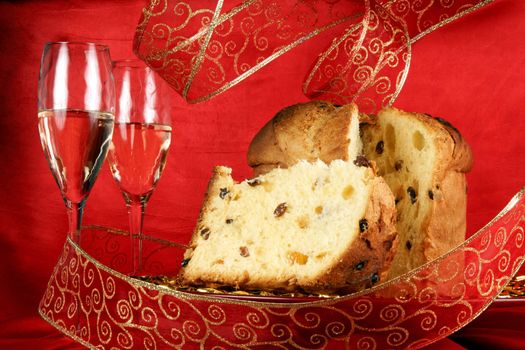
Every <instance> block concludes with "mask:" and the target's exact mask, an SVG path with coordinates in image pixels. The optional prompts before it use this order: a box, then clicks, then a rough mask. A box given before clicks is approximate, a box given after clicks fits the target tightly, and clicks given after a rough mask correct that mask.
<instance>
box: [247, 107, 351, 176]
mask: <svg viewBox="0 0 525 350" xmlns="http://www.w3.org/2000/svg"><path fill="white" fill-rule="evenodd" d="M356 114H357V107H356V106H355V105H354V104H350V105H346V106H343V107H340V108H339V107H336V106H334V105H333V104H331V103H329V102H324V101H312V102H306V103H300V104H296V105H293V106H290V107H286V108H284V109H283V110H281V111H279V112H278V113H277V115H275V117H273V118H272V119H271V120H270V121H269V122H268V123H266V125H264V127H263V128H262V129H261V130H260V131H259V132H258V133H257V134H256V135H255V137H254V139H253V140H252V142H251V144H250V147H249V149H248V165H250V166H251V167H252V168H253V169H254V176H258V175H260V174H264V173H266V172H268V171H269V170H271V169H272V168H273V167H281V168H287V167H289V166H291V165H293V164H295V163H297V161H299V160H301V159H304V160H307V161H310V162H312V161H315V160H316V159H320V160H322V161H324V162H325V163H330V162H331V161H332V160H334V159H342V160H348V159H347V158H348V151H347V150H348V145H349V143H350V142H351V140H349V139H348V134H349V126H350V122H351V119H352V117H353V116H354V115H356Z"/></svg>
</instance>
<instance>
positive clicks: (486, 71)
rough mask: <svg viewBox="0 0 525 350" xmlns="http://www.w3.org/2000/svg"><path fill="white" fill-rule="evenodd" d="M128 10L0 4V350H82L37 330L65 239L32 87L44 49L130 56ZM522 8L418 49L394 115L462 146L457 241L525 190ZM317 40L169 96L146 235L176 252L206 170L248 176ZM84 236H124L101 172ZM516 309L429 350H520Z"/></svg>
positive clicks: (522, 336) (483, 15)
mask: <svg viewBox="0 0 525 350" xmlns="http://www.w3.org/2000/svg"><path fill="white" fill-rule="evenodd" d="M143 5H144V2H143V1H140V0H129V1H126V0H111V1H108V0H104V1H103V0H92V1H89V2H88V1H81V0H71V1H66V0H60V1H59V0H55V1H38V0H36V1H4V2H1V3H0V30H1V34H0V53H1V54H0V81H1V82H2V87H3V89H2V93H0V107H1V110H2V112H3V116H2V117H1V118H0V132H1V137H0V152H1V155H2V159H3V161H2V166H1V168H0V169H1V170H0V184H1V185H0V198H2V200H3V201H2V205H1V206H0V223H1V235H0V256H1V259H2V263H1V264H0V272H1V275H2V277H3V281H2V283H1V285H0V348H10V349H28V348H32V349H47V348H52V349H71V348H77V347H78V348H81V346H80V345H78V344H76V343H75V342H74V341H73V340H70V339H69V338H67V337H65V336H63V335H62V334H61V333H59V332H58V331H56V330H55V329H54V328H52V327H51V326H50V325H48V324H47V323H45V322H44V321H42V320H41V319H40V318H39V317H38V316H37V312H36V310H37V305H38V302H39V300H40V298H41V296H42V293H43V291H44V289H45V286H46V283H47V280H48V278H49V276H50V274H51V271H52V269H53V267H54V265H55V263H56V259H57V258H58V256H59V254H60V251H61V249H62V246H63V242H64V239H65V236H66V231H67V220H66V214H65V208H64V204H63V202H62V199H61V198H60V195H59V191H58V189H57V187H56V184H55V183H54V180H53V178H52V176H51V173H50V172H49V169H48V166H47V163H46V160H45V158H44V155H43V152H42V150H41V146H40V141H39V137H38V131H37V118H36V106H37V94H36V91H37V81H38V69H39V60H40V55H41V53H42V48H43V46H44V44H45V42H47V41H57V40H68V41H98V42H103V43H106V44H108V45H109V46H110V49H111V54H112V58H114V59H118V58H124V57H129V56H131V55H132V52H131V40H132V38H133V34H134V30H135V26H136V24H137V22H138V20H139V17H140V13H141V9H142V7H143ZM523 13H525V2H523V1H521V0H496V1H495V2H494V3H493V4H491V5H488V6H486V7H484V8H482V9H481V10H478V11H476V12H474V13H473V14H470V15H468V16H466V17H464V18H462V19H460V20H458V21H455V22H453V23H452V24H449V25H447V26H445V27H444V28H441V29H439V30H437V31H435V32H434V33H432V34H430V35H428V36H426V37H424V38H423V39H421V40H420V41H418V42H417V43H416V44H415V45H414V47H413V56H412V62H411V67H410V71H409V73H408V77H407V80H406V83H405V86H404V87H403V90H402V91H401V94H400V95H399V97H398V99H397V101H396V102H395V104H394V105H395V106H398V107H400V108H403V109H407V110H411V111H420V112H427V113H430V114H432V115H435V116H441V117H444V118H445V119H448V120H449V121H451V122H452V123H453V124H454V125H455V126H456V127H457V128H458V129H459V130H461V131H462V133H463V135H464V136H465V138H466V139H467V140H468V142H469V143H470V144H471V146H472V149H473V152H474V156H475V165H474V169H473V171H472V172H471V173H470V174H469V176H468V180H469V207H468V227H469V228H468V232H469V233H474V232H476V231H477V230H478V229H479V228H481V227H483V226H484V225H485V223H487V222H488V221H489V220H490V219H491V218H492V217H493V216H494V215H495V214H497V213H498V212H499V211H500V210H501V209H502V208H503V206H504V205H505V204H506V202H507V201H508V200H509V199H510V198H511V197H512V195H514V194H515V193H516V192H517V191H518V190H519V189H520V188H521V187H522V186H524V185H525V181H524V179H525V176H524V175H525V156H524V153H523V150H522V142H523V135H524V130H525V118H524V117H523V112H522V106H523V101H524V94H523V91H525V82H524V79H523V77H524V76H525V46H524V45H523V38H524V37H525V22H524V21H523V20H522V18H523V15H522V14H523ZM323 40H328V39H327V37H326V36H323V35H321V36H320V37H319V38H318V39H316V40H312V41H309V42H307V43H305V44H303V45H300V46H298V47H297V48H296V49H294V50H292V51H291V52H289V53H288V54H286V55H284V56H283V57H281V58H279V59H278V60H277V61H275V62H272V63H270V64H269V65H268V66H266V67H265V68H263V69H261V70H260V71H259V72H257V73H256V74H255V75H253V76H252V77H250V78H248V79H247V80H245V81H243V82H242V83H240V84H239V85H237V86H235V87H233V88H232V89H230V90H228V91H226V92H225V93H223V94H221V95H219V96H217V97H215V98H214V99H212V100H210V101H208V102H203V103H201V104H197V105H188V104H186V103H185V102H184V101H183V100H182V99H181V98H180V97H179V96H176V95H174V97H173V98H174V100H175V101H176V105H177V106H176V110H175V112H174V118H173V138H172V149H171V151H170V155H169V158H168V165H167V168H166V171H165V173H164V175H163V178H162V180H161V181H160V183H159V187H158V189H157V190H156V192H155V193H154V195H153V197H152V199H151V201H150V204H149V205H148V208H147V211H146V224H145V225H146V231H147V232H148V233H150V234H154V235H156V236H159V237H162V238H166V239H170V240H174V241H179V242H186V241H187V240H188V238H189V234H190V232H191V229H192V227H193V224H194V222H195V220H196V218H197V215H198V210H199V207H200V203H201V200H202V197H203V194H204V190H205V188H206V184H207V181H208V178H209V175H210V173H211V169H212V167H213V166H214V165H216V164H223V165H228V166H230V167H232V168H233V169H234V177H236V178H238V179H241V178H244V177H246V176H249V175H250V169H249V168H248V166H247V165H246V159H245V158H246V156H245V154H246V150H247V147H248V144H249V142H250V140H251V138H252V137H253V135H254V134H255V133H256V131H257V130H258V129H259V128H260V127H261V126H262V125H263V124H264V123H265V122H266V121H267V120H268V119H269V118H271V117H272V116H273V115H274V114H275V113H276V112H277V111H278V110H279V109H280V108H282V107H283V106H286V105H290V104H293V103H296V102H299V101H305V100H306V97H305V96H304V95H303V94H302V92H301V83H302V81H303V79H304V77H305V75H306V74H307V72H308V69H309V68H311V65H312V63H313V62H314V60H315V58H316V55H317V54H318V52H319V50H320V49H322V48H323V47H324V46H325V45H324V44H325V42H323ZM85 223H87V224H89V223H92V224H100V225H105V226H110V227H117V228H124V229H125V228H126V227H127V214H126V210H125V208H124V202H123V199H122V198H121V195H120V193H119V191H118V189H117V187H116V186H115V184H114V183H113V180H112V179H111V176H110V174H109V171H108V169H107V167H105V168H104V169H103V171H102V173H101V175H100V176H99V178H98V180H97V183H96V185H95V187H94V189H93V191H92V193H91V195H90V198H89V200H88V202H87V207H86V213H85ZM524 323H525V302H508V303H505V302H498V303H496V304H494V305H492V306H491V307H490V308H489V309H488V310H486V311H485V313H483V314H482V315H481V316H480V317H479V318H478V319H476V320H475V321H474V322H472V323H471V324H469V325H468V326H467V327H465V328H464V329H462V330H460V331H459V332H457V333H455V334H454V335H453V336H451V337H449V338H448V339H445V340H442V341H440V342H438V343H436V344H434V345H432V346H431V347H430V348H434V349H461V348H472V349H484V348H485V349H498V348H501V349H522V348H525V330H524V329H523V327H522V325H523V324H524Z"/></svg>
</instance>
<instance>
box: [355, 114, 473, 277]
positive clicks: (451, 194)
mask: <svg viewBox="0 0 525 350" xmlns="http://www.w3.org/2000/svg"><path fill="white" fill-rule="evenodd" d="M362 140H363V145H364V146H363V151H364V153H365V155H366V157H368V158H369V159H371V160H373V161H375V163H376V165H377V171H378V175H381V176H383V177H384V179H385V181H386V182H387V183H388V185H389V186H390V188H391V190H392V192H393V193H394V196H395V198H396V208H397V211H398V220H397V229H398V232H399V247H398V252H397V254H396V257H395V258H394V262H393V266H392V270H391V273H390V275H391V276H392V277H393V276H397V275H400V274H403V273H405V272H407V271H410V270H411V269H413V268H416V267H418V266H420V265H422V264H424V263H426V262H428V261H431V260H433V259H435V258H437V257H439V256H441V255H442V254H444V253H446V252H448V251H449V250H450V249H452V248H454V247H455V246H457V245H459V244H460V243H462V242H463V241H464V240H465V232H466V219H465V218H466V205H467V194H466V190H467V183H466V179H465V172H467V171H469V170H470V168H471V166H472V153H471V151H470V148H469V146H468V144H467V143H466V142H465V141H464V140H463V138H462V137H461V135H460V133H459V132H458V130H457V129H455V128H454V127H453V126H452V125H451V124H450V123H448V122H446V121H444V120H443V119H439V118H433V117H431V116H429V115H426V114H417V113H407V112H404V111H401V110H399V109H395V108H386V109H383V110H381V111H380V112H379V114H378V115H377V117H373V120H372V122H371V123H369V124H365V125H363V127H362Z"/></svg>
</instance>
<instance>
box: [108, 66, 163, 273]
mask: <svg viewBox="0 0 525 350" xmlns="http://www.w3.org/2000/svg"><path fill="white" fill-rule="evenodd" d="M113 75H114V77H115V86H116V91H117V97H118V103H117V108H116V113H115V131H114V134H113V140H112V142H111V145H110V148H109V152H108V161H109V166H110V169H111V173H112V174H113V178H114V179H115V181H116V182H117V184H118V186H119V187H120V190H121V191H122V194H123V195H124V200H125V202H126V206H127V208H128V214H129V229H130V237H131V247H132V249H131V257H132V264H133V265H132V267H131V268H132V274H138V273H140V271H141V270H142V240H143V225H144V210H145V208H146V204H147V203H148V200H149V199H150V197H151V195H152V194H153V191H154V189H155V187H156V185H157V182H158V181H159V179H160V176H161V175H162V172H163V170H164V167H165V165H166V157H167V153H168V149H169V147H170V142H171V126H170V124H171V123H170V114H171V110H170V105H169V96H168V94H169V92H170V90H169V87H168V86H167V84H166V83H165V82H164V81H163V80H161V79H160V78H159V77H158V76H157V75H156V74H155V73H154V72H153V71H152V70H151V69H150V68H149V67H147V66H146V65H145V64H144V63H142V62H141V61H138V60H122V61H116V62H114V64H113Z"/></svg>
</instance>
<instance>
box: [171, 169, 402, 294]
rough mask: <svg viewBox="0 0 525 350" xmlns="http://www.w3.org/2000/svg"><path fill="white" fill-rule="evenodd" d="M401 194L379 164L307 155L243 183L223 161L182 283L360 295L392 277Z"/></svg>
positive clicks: (203, 211) (204, 205)
mask: <svg viewBox="0 0 525 350" xmlns="http://www.w3.org/2000/svg"><path fill="white" fill-rule="evenodd" d="M395 238H396V232H395V209H394V198H393V196H392V193H391V191H390V190H389V188H388V186H387V185H386V183H385V182H384V180H383V179H382V178H380V177H377V176H375V174H374V171H373V169H371V168H368V167H358V166H355V165H354V164H352V163H350V162H345V161H341V160H336V161H334V162H332V163H331V164H330V165H327V164H325V163H324V162H321V161H316V162H314V163H310V162H306V161H299V162H298V163H296V164H295V165H293V166H291V167H289V168H288V169H279V168H277V169H274V170H272V171H270V172H268V173H267V174H265V175H261V176H259V177H256V178H254V179H251V180H246V181H243V182H241V183H235V182H234V180H233V179H232V177H231V169H229V168H226V167H216V168H215V171H214V174H213V177H212V178H211V180H210V183H209V188H208V191H207V194H206V197H205V200H204V204H203V208H202V211H201V215H200V218H199V221H198V225H197V227H196V230H195V232H194V234H193V237H192V240H191V243H190V248H189V249H188V250H187V251H186V253H185V256H184V258H185V260H184V262H183V268H182V270H181V277H182V281H183V283H185V284H188V285H194V286H208V287H210V286H211V287H217V286H225V285H226V286H232V287H235V288H240V289H244V290H256V289H264V290H277V291H307V292H312V293H331V292H353V291H357V290H361V289H364V288H367V287H370V286H372V285H374V284H376V283H378V282H379V281H381V280H384V279H385V278H386V275H387V273H388V268H389V266H390V262H391V260H392V258H393V254H394V251H395Z"/></svg>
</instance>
